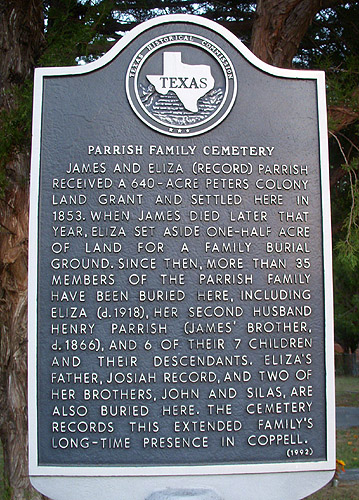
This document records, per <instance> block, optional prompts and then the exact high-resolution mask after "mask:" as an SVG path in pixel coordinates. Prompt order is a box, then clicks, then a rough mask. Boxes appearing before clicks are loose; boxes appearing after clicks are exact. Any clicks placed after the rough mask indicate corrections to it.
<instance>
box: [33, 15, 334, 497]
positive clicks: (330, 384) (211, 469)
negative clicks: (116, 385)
mask: <svg viewBox="0 0 359 500" xmlns="http://www.w3.org/2000/svg"><path fill="white" fill-rule="evenodd" d="M176 22H181V23H187V24H194V25H199V26H202V27H206V28H209V29H212V30H215V31H216V32H217V33H219V34H220V35H221V36H223V37H224V38H225V39H226V40H227V41H228V42H229V43H231V44H232V45H233V46H234V47H235V48H236V49H237V50H238V51H239V52H240V53H241V54H242V55H243V57H245V58H246V59H247V61H249V62H250V63H251V64H252V65H254V66H255V67H256V68H258V69H259V70H261V71H263V72H265V73H267V74H269V75H273V76H276V77H281V78H290V79H305V80H315V81H316V86H317V101H318V122H319V154H320V165H321V169H320V176H321V189H322V213H323V216H324V218H323V223H322V231H323V235H322V236H323V269H324V305H325V331H326V337H325V350H326V354H325V367H326V374H325V376H326V391H327V393H326V401H327V408H326V411H327V415H326V421H327V460H326V461H312V462H310V461H308V462H290V461H289V460H288V462H284V463H269V464H234V465H228V464H224V465H222V464H218V465H210V466H209V465H198V466H149V467H142V466H132V467H118V466H114V467H105V466H104V467H97V466H93V467H89V466H80V467H79V466H75V467H72V466H71V467H69V466H66V467H64V466H58V467H57V466H56V467H55V466H39V465H38V457H37V382H36V378H37V375H36V374H37V356H36V353H37V346H36V342H37V321H38V320H37V288H38V272H37V259H38V203H39V174H40V138H41V125H42V99H43V80H44V78H45V77H55V76H64V75H66V76H69V75H80V74H85V73H89V72H92V71H95V70H98V69H99V68H101V67H103V66H105V65H106V64H107V63H109V62H110V61H112V60H113V59H114V58H115V57H116V56H117V55H118V54H119V53H120V52H121V51H122V50H123V49H124V48H125V47H127V46H128V45H129V44H130V43H131V42H132V40H134V39H135V38H136V37H137V36H138V35H140V34H141V33H142V32H144V31H145V30H147V29H149V28H152V27H156V26H158V25H163V24H166V23H176ZM31 165H32V167H31V189H30V237H29V312H28V322H29V323H28V324H29V344H28V345H29V352H28V357H29V373H28V387H29V390H28V401H29V471H30V476H31V477H32V481H33V483H34V485H35V486H37V487H38V488H40V487H41V488H42V491H44V492H46V491H48V490H46V488H45V486H44V487H42V486H41V485H42V484H44V485H45V484H47V483H48V480H49V479H50V478H48V477H47V478H46V477H41V476H71V477H74V478H73V480H74V481H75V482H76V479H75V477H77V476H87V480H88V477H89V476H91V477H92V478H93V477H94V476H95V477H98V478H99V480H100V481H101V477H103V476H106V477H103V478H102V480H106V478H107V479H108V480H110V479H112V477H113V476H121V478H122V480H124V478H125V477H127V478H129V477H130V476H133V477H136V478H137V481H138V479H139V478H140V477H143V481H145V479H146V477H147V479H150V478H149V477H148V476H156V477H155V478H153V479H154V480H155V481H156V484H160V483H161V484H164V483H163V481H159V479H160V477H161V476H170V477H172V478H173V477H178V479H179V480H180V481H181V482H182V481H183V478H182V480H181V476H187V478H188V484H190V483H191V484H192V483H193V481H192V480H190V477H191V476H203V475H206V476H207V478H206V484H210V483H212V482H213V481H209V479H210V478H209V476H213V480H214V481H215V480H216V477H217V480H218V481H224V477H223V476H226V475H227V476H228V481H230V482H231V484H233V485H234V484H235V478H237V479H238V478H239V477H240V476H242V475H248V482H250V483H253V484H254V482H256V481H258V478H259V476H258V474H260V475H263V474H264V475H268V474H269V475H270V477H272V473H277V472H283V473H291V472H292V473H299V476H302V474H303V473H305V472H306V471H307V472H308V474H309V475H308V478H309V476H310V477H312V471H327V472H326V473H325V474H324V475H323V479H322V480H321V484H325V483H326V482H327V481H328V480H329V479H330V476H331V474H332V472H330V473H329V471H334V470H335V399H334V369H333V367H334V339H333V337H334V336H333V330H334V324H333V297H332V258H331V225H330V191H329V162H328V144H327V115H326V98H325V76H324V72H321V71H298V70H287V69H281V68H275V67H273V66H270V65H268V64H266V63H264V62H262V61H261V60H259V59H258V58H257V57H256V56H254V55H253V54H252V53H251V52H250V51H249V50H248V49H247V48H246V47H245V46H244V45H243V44H242V43H241V42H240V41H239V40H238V39H237V38H236V37H235V36H234V35H233V34H232V33H231V32H229V31H228V30H227V29H225V28H223V27H221V26H219V25H218V24H216V23H214V22H212V21H210V20H208V19H205V18H202V17H197V16H190V15H171V16H160V17H158V18H156V19H152V20H150V21H147V22H145V23H143V24H141V25H140V26H137V27H136V28H134V29H133V30H132V31H131V32H130V33H128V34H127V35H126V36H124V37H123V38H122V39H121V40H120V41H119V42H118V43H117V44H116V45H115V46H114V47H113V48H112V49H111V50H110V51H109V52H107V53H106V54H105V55H104V56H103V57H101V58H100V59H98V60H97V61H95V62H92V63H89V64H87V65H84V66H72V67H52V68H39V69H37V70H36V72H35V88H34V111H33V141H32V157H31ZM219 475H220V476H221V478H219V479H218V477H219ZM289 475H290V474H289ZM304 475H305V474H304ZM38 476H40V477H38ZM284 476H288V474H283V477H284ZM262 477H263V479H264V476H262ZM156 478H157V479H156ZM61 479H62V478H60V477H59V478H58V481H60V480H61ZM84 479H85V478H84ZM113 479H115V478H113ZM118 479H120V478H118ZM168 479H169V478H168ZM193 479H195V477H193ZM78 480H80V477H79V478H78ZM163 480H166V478H165V477H164V478H163ZM261 480H262V479H261ZM303 480H304V476H303ZM271 481H272V479H271ZM313 481H314V480H313ZM314 482H315V481H314ZM71 484H72V483H71ZM101 484H102V483H101ZM121 484H123V483H121ZM143 484H145V482H144V483H143ZM166 484H167V483H166ZM176 484H178V482H177V483H176ZM41 488H40V489H41ZM44 488H45V489H44ZM141 488H143V487H142V486H141ZM69 491H71V488H70V490H69ZM94 491H95V490H94ZM129 491H133V486H131V487H129ZM67 494H68V493H67ZM94 494H95V493H94ZM134 494H135V493H134ZM130 496H131V495H130ZM133 498H136V499H137V498H139V497H137V496H134V497H133ZM141 498H142V497H141ZM246 498H252V497H250V496H248V495H246ZM253 498H254V497H253ZM268 498H269V497H268ZM131 500H132V498H131Z"/></svg>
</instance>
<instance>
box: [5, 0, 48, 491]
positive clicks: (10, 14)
mask: <svg viewBox="0 0 359 500" xmlns="http://www.w3.org/2000/svg"><path fill="white" fill-rule="evenodd" d="M42 40H43V17H42V2H41V1H40V0H1V1H0V75H1V80H0V113H1V114H0V120H1V124H2V125H4V123H5V122H6V121H7V120H10V117H11V116H13V113H14V112H16V108H17V106H18V98H17V97H16V95H17V94H16V92H19V90H18V89H19V88H21V85H22V84H23V83H24V81H25V80H26V79H27V78H29V77H31V76H32V71H33V66H34V62H35V60H36V59H37V57H38V54H39V52H40V50H41V46H42ZM8 126H11V125H9V124H8ZM15 126H16V125H14V127H15ZM4 130H8V129H7V128H5V127H4V126H3V131H4ZM15 135H16V134H15ZM5 139H8V143H9V147H8V149H7V150H6V151H1V158H0V161H1V165H0V166H1V171H0V174H1V176H0V177H1V178H2V179H3V178H4V179H6V181H2V185H1V186H0V188H1V193H2V194H1V196H0V325H1V326H0V438H1V442H2V446H3V452H4V476H5V478H4V479H5V481H4V483H5V488H6V489H7V492H6V493H7V495H8V497H10V498H11V499H13V500H15V499H16V500H20V499H21V500H23V499H25V498H34V499H35V498H41V495H40V494H39V493H37V492H36V491H35V490H34V489H33V488H32V487H31V485H30V482H29V479H28V458H27V448H28V446H27V444H28V438H27V243H28V198H29V196H28V179H29V158H30V152H29V145H28V144H26V145H24V146H22V147H21V145H18V144H15V142H14V143H13V144H12V142H11V141H12V139H11V138H10V137H9V138H8V137H5Z"/></svg>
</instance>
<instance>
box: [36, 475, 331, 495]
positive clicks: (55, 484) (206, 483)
mask: <svg viewBox="0 0 359 500" xmlns="http://www.w3.org/2000/svg"><path fill="white" fill-rule="evenodd" d="M333 475H334V471H315V472H282V473H271V474H240V475H235V474H228V475H203V476H156V477H154V476H152V477H143V476H142V477H138V476H137V477H63V476H62V477H61V476H32V477H30V479H31V482H32V484H33V486H34V487H35V488H36V489H37V490H38V491H40V492H41V493H43V494H44V495H46V496H48V497H49V498H52V499H53V500H82V499H83V500H301V499H302V498H304V497H306V496H308V495H310V494H311V493H314V492H315V491H317V490H319V489H320V488H322V487H323V486H325V485H326V484H327V483H328V482H329V481H330V480H331V479H332V477H333Z"/></svg>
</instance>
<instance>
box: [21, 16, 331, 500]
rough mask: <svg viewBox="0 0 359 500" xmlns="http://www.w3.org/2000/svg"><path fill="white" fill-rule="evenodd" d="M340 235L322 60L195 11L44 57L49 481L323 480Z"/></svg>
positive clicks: (36, 188) (41, 430) (48, 486)
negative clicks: (302, 60) (334, 257)
mask: <svg viewBox="0 0 359 500" xmlns="http://www.w3.org/2000/svg"><path fill="white" fill-rule="evenodd" d="M330 248H331V230H330V202H329V167H328V150H327V128H326V103H325V82H324V74H323V73H322V72H315V71H294V70H283V69H279V68H273V67H271V66H268V65H266V64H264V63H263V62H261V61H260V60H258V59H257V58H256V57H255V56H254V55H253V54H251V52H250V51H249V50H248V49H246V47H245V46H244V45H243V44H242V43H241V42H240V41H239V40H238V39H237V38H236V37H235V36H234V35H233V34H231V33H229V32H228V31H227V30H225V29H224V28H222V27H221V26H219V25H217V24H215V23H213V22H211V21H209V20H206V19H204V18H201V17H197V16H185V15H175V16H161V17H159V18H156V19H152V20H150V21H148V22H146V23H144V24H143V25H140V26H138V27H136V28H135V29H134V30H132V31H131V32H130V33H129V34H127V35H126V36H124V37H123V38H122V39H121V40H120V41H119V42H118V43H117V44H116V45H115V46H114V47H113V48H112V49H111V50H110V51H109V52H108V53H107V54H105V55H104V56H103V57H102V58H100V59H99V60H97V61H95V62H92V63H90V64H87V65H81V66H76V67H67V68H39V69H38V70H36V74H35V94H34V119H33V148H32V170H31V207H30V243H29V254H30V257H29V259H30V260H29V450H30V451H29V453H30V454H29V462H30V478H31V481H32V483H33V485H34V486H35V487H36V488H37V489H38V490H39V491H41V492H42V493H44V494H45V495H47V496H48V497H50V498H54V500H72V499H73V500H75V499H76V500H77V499H78V498H82V497H83V498H85V497H86V498H87V499H88V500H97V498H99V497H102V496H103V497H106V499H107V500H183V499H184V498H186V499H188V500H240V499H241V498H242V497H243V498H246V500H285V499H288V500H298V499H300V498H303V497H304V496H306V495H309V494H310V493H312V492H313V491H315V490H316V489H318V488H320V487H321V486H323V485H324V484H326V483H327V482H328V481H329V480H330V479H331V477H332V475H333V471H334V470H335V450H334V442H335V421H334V415H335V413H334V395H333V394H334V369H333V358H334V348H333V345H334V344H333V304H332V277H331V251H330ZM288 485H289V486H288ZM242 492H243V494H242Z"/></svg>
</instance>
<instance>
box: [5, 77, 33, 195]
mask: <svg viewBox="0 0 359 500" xmlns="http://www.w3.org/2000/svg"><path fill="white" fill-rule="evenodd" d="M32 92H33V84H32V81H30V80H27V81H26V82H25V83H24V84H23V85H20V86H13V87H12V89H11V90H9V91H8V92H7V94H6V96H5V98H6V100H7V101H11V104H12V105H11V107H9V108H3V109H1V110H0V129H1V134H0V196H3V194H4V190H5V188H6V185H7V181H8V179H7V177H6V173H5V166H6V165H7V164H8V163H9V162H11V161H12V160H13V159H14V157H16V155H17V154H19V153H22V152H24V151H28V149H29V143H30V140H31V113H32Z"/></svg>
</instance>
